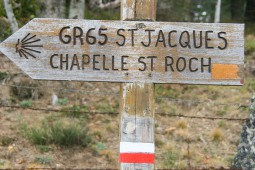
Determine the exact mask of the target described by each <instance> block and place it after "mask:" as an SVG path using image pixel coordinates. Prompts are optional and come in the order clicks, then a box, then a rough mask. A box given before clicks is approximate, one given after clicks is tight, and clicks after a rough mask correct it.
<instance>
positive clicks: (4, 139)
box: [1, 136, 14, 146]
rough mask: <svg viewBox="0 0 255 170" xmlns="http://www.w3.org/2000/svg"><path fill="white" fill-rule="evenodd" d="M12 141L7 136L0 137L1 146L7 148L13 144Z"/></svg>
mask: <svg viewBox="0 0 255 170" xmlns="http://www.w3.org/2000/svg"><path fill="white" fill-rule="evenodd" d="M13 140H14V139H13V138H11V137H9V136H3V137H1V145H2V146H8V145H10V144H11V143H12V142H13Z"/></svg>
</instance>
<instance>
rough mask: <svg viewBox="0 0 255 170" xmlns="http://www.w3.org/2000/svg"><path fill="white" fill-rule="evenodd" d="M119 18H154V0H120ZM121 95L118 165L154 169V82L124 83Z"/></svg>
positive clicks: (145, 169)
mask: <svg viewBox="0 0 255 170" xmlns="http://www.w3.org/2000/svg"><path fill="white" fill-rule="evenodd" d="M121 19H122V20H139V21H155V19H156V0H122V4H121ZM141 25H143V24H142V22H141ZM138 29H139V28H138ZM130 52H131V51H130ZM148 78H149V77H148ZM120 97H121V99H120V113H121V114H120V169H123V170H136V169H139V170H140V169H141V170H153V169H154V159H155V158H154V156H155V145H154V84H145V83H124V84H122V85H121V95H120Z"/></svg>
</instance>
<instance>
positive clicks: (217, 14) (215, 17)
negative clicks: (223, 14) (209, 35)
mask: <svg viewBox="0 0 255 170" xmlns="http://www.w3.org/2000/svg"><path fill="white" fill-rule="evenodd" d="M220 11H221V0H218V1H217V4H216V9H215V16H214V22H215V23H219V22H220Z"/></svg>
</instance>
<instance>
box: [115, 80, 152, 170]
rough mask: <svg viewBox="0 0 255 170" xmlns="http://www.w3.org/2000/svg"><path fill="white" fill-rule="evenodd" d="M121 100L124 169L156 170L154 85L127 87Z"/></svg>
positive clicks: (122, 160) (121, 141) (135, 84)
mask: <svg viewBox="0 0 255 170" xmlns="http://www.w3.org/2000/svg"><path fill="white" fill-rule="evenodd" d="M120 97H121V100H120V113H121V115H120V168H121V169H123V170H126V169H128V170H136V169H143V170H153V169H154V159H155V145H154V111H155V107H154V102H155V101H154V85H153V84H144V83H124V84H123V85H122V88H121V95H120ZM143 146H144V147H143ZM127 155H129V156H127Z"/></svg>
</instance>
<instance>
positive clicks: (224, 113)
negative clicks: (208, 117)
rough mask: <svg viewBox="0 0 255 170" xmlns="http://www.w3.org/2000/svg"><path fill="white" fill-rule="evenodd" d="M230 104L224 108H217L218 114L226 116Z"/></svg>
mask: <svg viewBox="0 0 255 170" xmlns="http://www.w3.org/2000/svg"><path fill="white" fill-rule="evenodd" d="M227 111H228V106H224V107H223V109H220V110H217V112H216V114H217V115H218V116H224V115H226V114H227Z"/></svg>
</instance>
